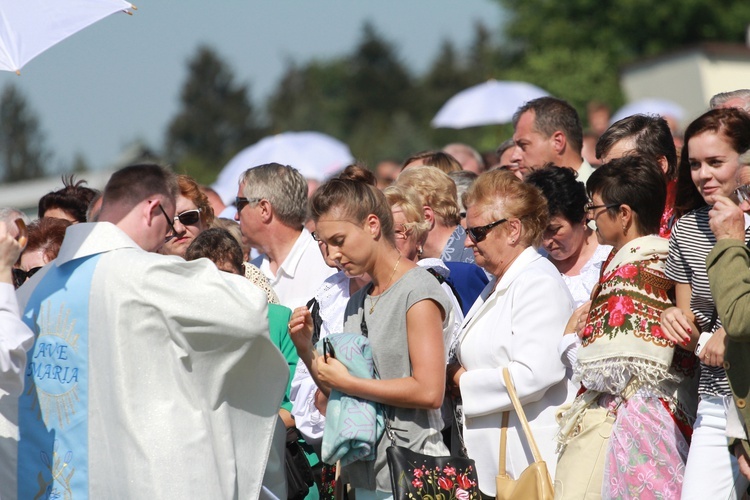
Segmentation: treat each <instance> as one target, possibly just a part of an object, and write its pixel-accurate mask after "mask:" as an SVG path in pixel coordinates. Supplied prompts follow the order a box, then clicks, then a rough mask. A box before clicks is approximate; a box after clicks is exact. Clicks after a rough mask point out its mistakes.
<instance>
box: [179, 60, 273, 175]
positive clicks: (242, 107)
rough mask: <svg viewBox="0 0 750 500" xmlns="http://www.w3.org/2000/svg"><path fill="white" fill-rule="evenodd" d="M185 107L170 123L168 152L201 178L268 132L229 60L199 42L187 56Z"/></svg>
mask: <svg viewBox="0 0 750 500" xmlns="http://www.w3.org/2000/svg"><path fill="white" fill-rule="evenodd" d="M180 101H181V108H180V111H179V112H178V114H177V116H175V117H174V118H173V119H172V122H171V123H170V124H169V128H168V130H167V136H166V153H167V156H168V157H169V158H170V159H171V160H172V161H174V162H176V163H177V167H178V169H179V170H181V171H185V172H187V173H188V174H190V175H192V176H193V177H195V178H196V179H197V180H198V181H199V182H210V181H212V180H214V179H215V178H216V175H217V174H218V172H219V170H220V169H221V167H223V166H224V164H225V163H226V162H227V161H228V160H229V159H230V158H231V157H232V156H233V155H235V154H236V153H237V152H239V151H240V150H241V149H242V148H244V147H246V146H249V145H250V144H252V143H254V142H256V141H257V140H258V139H260V138H261V137H262V136H263V130H262V128H261V127H260V126H258V124H257V123H256V120H255V117H254V114H253V107H252V104H251V102H250V100H249V98H248V86H247V85H243V84H237V83H235V81H234V74H233V72H232V69H231V68H230V67H229V65H228V64H227V63H226V62H224V61H223V60H222V59H221V58H220V57H219V55H218V54H217V53H216V52H215V51H214V50H212V49H211V48H209V47H206V46H201V47H198V49H197V51H196V53H195V55H194V56H193V57H192V58H191V59H190V61H189V62H188V76H187V79H186V81H185V84H184V85H183V88H182V93H181V97H180Z"/></svg>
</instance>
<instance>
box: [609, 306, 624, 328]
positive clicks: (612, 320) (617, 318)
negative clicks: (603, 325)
mask: <svg viewBox="0 0 750 500" xmlns="http://www.w3.org/2000/svg"><path fill="white" fill-rule="evenodd" d="M623 323H625V315H624V314H622V312H620V310H619V309H616V310H614V311H611V312H610V313H609V321H607V324H609V326H622V324H623Z"/></svg>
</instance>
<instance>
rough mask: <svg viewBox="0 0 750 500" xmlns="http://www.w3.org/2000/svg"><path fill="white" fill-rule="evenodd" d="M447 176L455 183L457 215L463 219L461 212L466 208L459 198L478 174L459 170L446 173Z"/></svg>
mask: <svg viewBox="0 0 750 500" xmlns="http://www.w3.org/2000/svg"><path fill="white" fill-rule="evenodd" d="M448 177H450V178H451V179H452V180H453V182H454V183H455V184H456V201H458V212H459V217H460V218H462V219H463V215H462V214H464V212H466V208H465V207H464V202H463V201H462V199H461V198H462V197H463V195H464V193H465V192H466V191H467V190H468V189H469V188H470V187H471V185H472V184H474V181H475V180H477V177H479V174H476V173H474V172H471V171H469V170H461V171H460V172H451V173H450V174H448Z"/></svg>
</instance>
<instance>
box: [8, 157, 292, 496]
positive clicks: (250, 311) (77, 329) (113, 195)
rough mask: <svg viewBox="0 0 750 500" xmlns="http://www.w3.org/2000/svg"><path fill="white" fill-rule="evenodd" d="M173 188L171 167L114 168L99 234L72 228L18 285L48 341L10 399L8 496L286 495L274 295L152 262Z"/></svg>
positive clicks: (211, 270)
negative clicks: (271, 306)
mask: <svg viewBox="0 0 750 500" xmlns="http://www.w3.org/2000/svg"><path fill="white" fill-rule="evenodd" d="M176 192H177V182H176V178H175V175H174V174H173V173H172V172H170V171H168V170H166V169H164V168H162V167H160V166H158V165H152V164H144V165H134V166H130V167H126V168H124V169H122V170H120V171H118V172H116V173H115V174H114V175H112V178H111V179H110V181H109V183H108V184H107V187H106V188H105V190H104V202H103V205H102V209H101V213H100V215H99V219H98V220H99V221H100V222H97V223H87V224H75V225H73V226H70V227H69V228H68V231H67V233H66V235H65V239H64V241H63V244H62V247H61V248H60V252H59V254H58V257H57V259H55V260H54V261H52V262H51V263H49V264H48V265H47V266H45V267H44V268H42V269H41V270H40V271H39V272H37V273H36V274H35V275H34V276H33V277H32V278H31V279H30V280H29V281H28V282H27V283H26V284H25V285H24V286H22V287H21V288H20V289H19V303H20V306H21V310H22V311H23V320H24V322H25V323H26V324H27V325H28V326H29V327H30V328H31V329H32V331H34V333H35V335H36V342H35V344H34V347H33V348H32V349H31V351H30V352H29V366H28V368H27V370H26V372H25V388H24V391H23V394H22V395H21V396H20V397H19V398H8V397H2V398H0V414H1V415H2V416H1V417H0V463H2V464H4V465H3V467H0V484H2V489H3V499H4V500H7V499H14V498H19V499H22V498H34V497H35V496H38V495H39V494H44V492H53V493H54V492H60V496H63V492H64V495H65V496H66V497H69V498H78V497H81V498H182V497H195V498H227V497H228V498H258V497H259V496H260V495H261V491H262V487H263V486H264V485H266V486H269V487H272V488H273V489H274V492H275V493H276V494H277V495H285V485H284V480H283V469H281V467H282V464H281V462H280V461H279V460H274V461H273V463H271V464H269V465H268V467H267V466H266V462H267V458H268V456H269V450H270V449H271V441H272V436H273V435H274V430H275V428H276V426H277V425H280V424H279V421H278V417H277V412H278V408H279V405H280V403H281V400H282V397H283V395H284V390H285V387H286V382H287V379H288V376H289V373H288V369H287V367H286V363H285V362H284V359H283V357H282V356H281V354H280V353H279V351H278V349H276V347H275V346H274V345H273V344H272V343H271V341H270V338H269V334H268V322H267V319H266V312H267V308H266V297H265V295H264V294H263V292H262V291H260V289H258V288H257V287H254V286H252V285H251V284H250V283H249V282H247V281H246V280H245V279H244V278H242V277H239V276H233V275H225V274H224V273H220V272H218V271H217V269H216V267H215V266H214V265H213V264H212V263H210V262H207V261H195V262H185V261H183V260H182V259H179V258H176V257H170V256H164V255H159V254H156V253H152V252H154V251H155V250H158V249H159V247H161V245H163V244H164V242H165V240H166V239H167V238H169V237H171V236H173V235H174V228H173V227H172V219H173V217H174V213H175V194H176ZM207 298H210V300H207ZM282 438H283V435H282ZM281 446H282V448H283V442H282V443H281ZM275 449H276V448H274V450H275ZM273 456H274V457H275V458H277V456H276V455H273ZM264 471H265V474H264ZM274 472H276V475H274ZM40 492H41V493H40Z"/></svg>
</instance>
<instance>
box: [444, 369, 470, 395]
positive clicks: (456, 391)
mask: <svg viewBox="0 0 750 500" xmlns="http://www.w3.org/2000/svg"><path fill="white" fill-rule="evenodd" d="M464 373H466V368H464V367H463V366H461V365H460V364H459V363H451V364H449V365H448V368H447V371H446V376H445V383H446V386H447V389H448V392H449V393H450V395H451V396H453V397H461V384H460V381H461V375H463V374H464Z"/></svg>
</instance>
